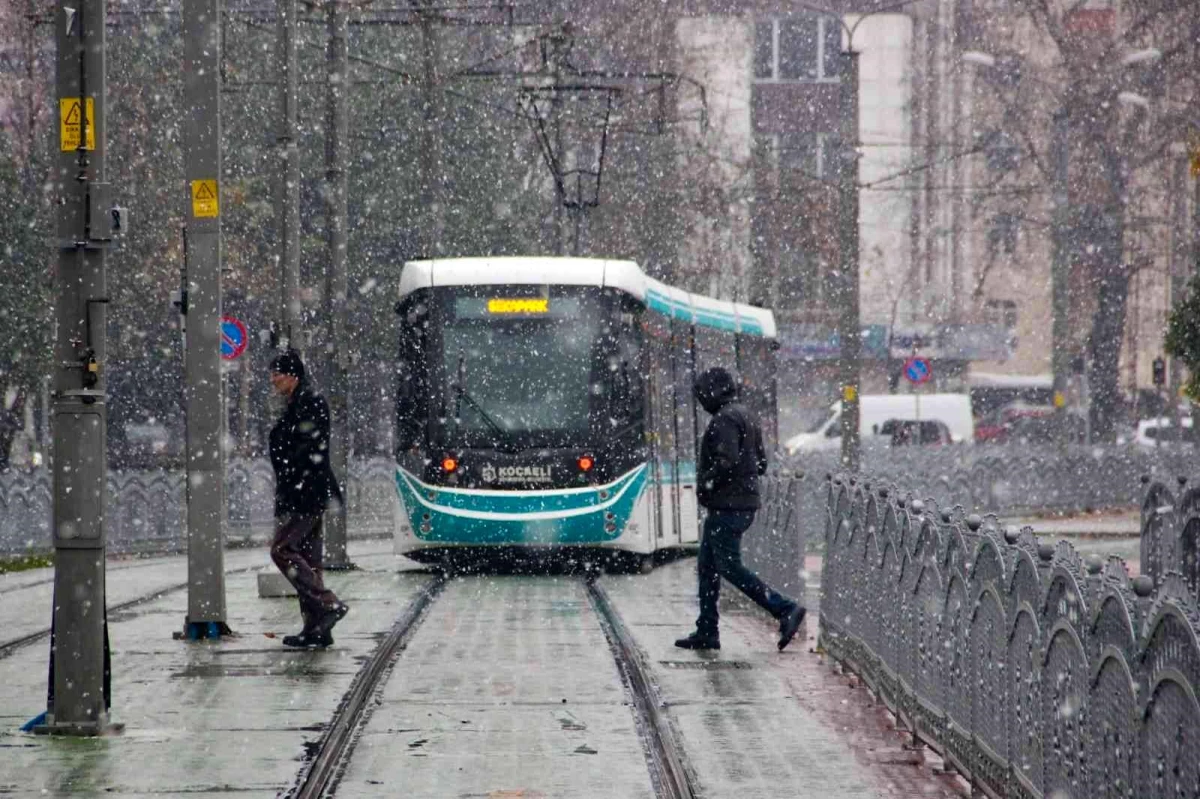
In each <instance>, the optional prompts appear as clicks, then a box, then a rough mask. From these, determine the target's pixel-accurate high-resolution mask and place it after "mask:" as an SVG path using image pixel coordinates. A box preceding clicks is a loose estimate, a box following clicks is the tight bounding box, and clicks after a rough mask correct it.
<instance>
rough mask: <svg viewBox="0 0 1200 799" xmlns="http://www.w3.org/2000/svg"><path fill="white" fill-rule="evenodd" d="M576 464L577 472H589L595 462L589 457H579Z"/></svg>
mask: <svg viewBox="0 0 1200 799" xmlns="http://www.w3.org/2000/svg"><path fill="white" fill-rule="evenodd" d="M576 463H578V464H579V471H581V472H590V471H591V470H592V467H593V466H595V465H596V460H595V458H593V457H592V456H591V455H580V456H579V460H578V461H576Z"/></svg>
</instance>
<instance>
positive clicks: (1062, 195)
mask: <svg viewBox="0 0 1200 799" xmlns="http://www.w3.org/2000/svg"><path fill="white" fill-rule="evenodd" d="M961 58H962V60H963V61H964V62H966V63H968V64H975V65H978V66H981V67H986V68H995V67H996V65H997V63H998V62H997V59H996V57H995V56H993V55H991V54H990V53H984V52H980V51H977V50H968V51H966V52H964V53H962V55H961ZM1068 121H1069V116H1068V111H1067V107H1066V104H1065V103H1064V104H1063V105H1062V106H1060V107H1059V108H1058V109H1057V110H1056V111H1055V112H1054V118H1053V122H1054V127H1053V131H1052V138H1051V145H1050V170H1051V172H1050V184H1051V191H1050V196H1051V201H1052V203H1053V214H1052V221H1051V227H1050V230H1051V242H1052V250H1051V255H1050V291H1051V301H1050V317H1051V325H1050V371H1051V373H1052V374H1053V379H1054V384H1053V385H1054V409H1055V411H1054V416H1055V422H1056V424H1055V430H1056V431H1058V432H1059V433H1061V432H1062V431H1065V430H1066V406H1067V400H1066V396H1067V395H1066V388H1067V373H1068V369H1069V368H1070V362H1069V361H1070V359H1069V357H1068V353H1067V339H1068V338H1069V327H1068V313H1069V307H1068V297H1067V227H1068V224H1069V222H1070V212H1071V209H1070V197H1069V193H1068V192H1069V186H1068V177H1069V175H1070V171H1069V163H1068V161H1067V157H1068V147H1067V134H1068ZM1063 439H1064V440H1065V436H1063Z"/></svg>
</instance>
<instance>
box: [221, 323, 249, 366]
mask: <svg viewBox="0 0 1200 799" xmlns="http://www.w3.org/2000/svg"><path fill="white" fill-rule="evenodd" d="M249 343H250V335H249V334H248V333H247V332H246V326H245V325H244V324H242V322H241V320H239V319H234V318H233V317H232V316H222V317H221V357H222V358H224V359H225V360H227V361H232V360H233V359H234V358H237V357H238V356H239V355H241V354H242V353H243V352H245V351H246V346H247V345H248V344H249Z"/></svg>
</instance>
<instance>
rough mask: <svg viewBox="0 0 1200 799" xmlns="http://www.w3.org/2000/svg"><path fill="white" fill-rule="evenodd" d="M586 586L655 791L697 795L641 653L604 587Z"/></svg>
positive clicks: (684, 798)
mask: <svg viewBox="0 0 1200 799" xmlns="http://www.w3.org/2000/svg"><path fill="white" fill-rule="evenodd" d="M587 587H588V597H589V598H590V599H591V600H592V605H593V606H594V607H595V608H596V612H597V614H598V615H599V617H600V626H601V627H602V628H603V629H604V635H605V637H606V638H607V639H608V646H609V648H610V649H611V650H612V653H613V658H615V659H616V661H617V667H618V669H619V671H620V672H621V678H622V679H623V680H624V682H625V685H626V687H627V688H628V689H629V693H630V695H631V696H632V697H633V703H634V708H635V709H636V711H637V714H638V721H639V724H638V727H639V729H640V731H641V733H642V737H643V740H644V742H645V744H646V747H645V750H646V760H647V761H648V762H649V766H650V773H651V775H652V776H653V778H654V783H655V784H654V790H655V794H656V795H657V796H658V797H659V799H692V797H695V796H697V795H699V794H698V791H696V790H695V789H694V787H693V785H692V779H691V776H690V775H689V773H688V770H687V768H686V766H685V765H684V757H683V754H682V749H681V748H680V747H679V744H678V743H677V742H676V740H675V735H674V732H673V731H672V730H671V726H670V723H669V722H668V721H667V718H666V716H665V714H664V713H663V711H662V701H661V700H660V699H659V697H658V691H657V690H656V689H655V688H654V684H653V683H652V682H651V681H650V676H649V674H648V672H647V669H646V666H645V663H644V662H643V660H642V656H641V652H640V651H639V650H638V648H637V645H636V644H635V643H634V640H633V636H631V635H630V634H629V630H628V629H626V627H625V624H624V622H622V621H621V616H620V614H618V613H617V611H616V609H615V608H614V607H613V605H612V602H611V601H610V600H609V598H608V594H607V593H606V592H605V590H604V588H603V587H601V586H600V585H598V584H597V583H596V582H595V580H594V579H591V580H588V582H587Z"/></svg>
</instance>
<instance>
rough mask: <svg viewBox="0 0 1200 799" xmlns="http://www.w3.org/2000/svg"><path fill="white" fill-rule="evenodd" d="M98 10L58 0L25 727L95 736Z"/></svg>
mask: <svg viewBox="0 0 1200 799" xmlns="http://www.w3.org/2000/svg"><path fill="white" fill-rule="evenodd" d="M105 5H106V4H105V3H104V2H102V0H82V2H80V1H79V0H59V3H58V9H57V12H56V14H55V24H54V27H55V36H56V38H57V69H56V73H57V94H58V109H59V117H58V126H59V130H58V133H59V136H58V138H59V157H58V165H57V166H58V170H57V175H56V176H55V184H56V185H55V188H56V190H57V193H58V200H59V212H58V248H59V257H58V276H57V279H58V299H57V308H56V313H57V322H58V324H57V330H58V333H57V340H56V342H55V349H54V356H55V357H54V400H53V401H54V516H53V525H54V527H53V540H54V610H53V614H54V615H53V622H52V627H51V634H50V677H49V687H48V695H47V701H46V714H45V716H44V717H39V718H38V719H35V720H34V721H33V722H31V723H30V724H29V725H27V727H28V728H29V729H32V730H33V731H34V732H37V733H43V734H56V735H84V736H90V735H101V734H104V733H106V732H110V731H113V730H114V729H118V727H116V725H113V724H111V723H110V722H109V715H108V713H109V709H110V706H111V698H112V697H111V690H110V689H111V677H110V660H109V648H108V622H107V618H106V611H105V561H104V559H105V548H106V545H107V542H106V540H105V523H104V506H105V495H106V493H107V487H106V482H107V480H106V477H107V464H106V462H105V456H106V450H107V438H106V434H105V426H106V423H107V421H108V411H107V408H106V404H105V374H104V364H105V341H104V325H105V312H104V306H105V303H107V302H108V298H107V297H106V296H105V293H106V286H105V274H104V267H105V253H106V247H107V245H108V243H109V241H110V240H111V238H112V223H113V215H112V205H111V202H110V196H109V192H110V188H111V187H110V186H109V184H107V183H105V134H106V131H105V116H104V114H105V29H104V23H105V13H104V12H105Z"/></svg>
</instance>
